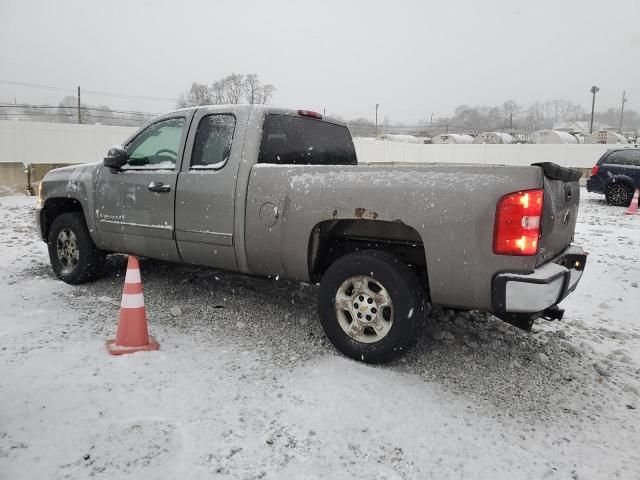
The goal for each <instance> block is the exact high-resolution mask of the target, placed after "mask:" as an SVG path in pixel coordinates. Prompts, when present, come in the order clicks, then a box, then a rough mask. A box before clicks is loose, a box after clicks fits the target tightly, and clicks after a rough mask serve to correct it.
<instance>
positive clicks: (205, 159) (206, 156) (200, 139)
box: [191, 114, 236, 170]
mask: <svg viewBox="0 0 640 480" xmlns="http://www.w3.org/2000/svg"><path fill="white" fill-rule="evenodd" d="M235 128H236V117H235V116H233V115H231V114H212V115H206V116H204V117H202V119H201V120H200V123H199V124H198V129H197V131H196V138H195V141H194V144H193V153H192V155H191V170H217V169H220V168H222V167H224V165H225V164H226V163H227V160H228V159H229V155H230V154H231V145H232V142H233V133H234V131H235Z"/></svg>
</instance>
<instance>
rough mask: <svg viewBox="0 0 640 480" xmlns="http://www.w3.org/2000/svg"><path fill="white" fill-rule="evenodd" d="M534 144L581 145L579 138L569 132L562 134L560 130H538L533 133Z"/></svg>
mask: <svg viewBox="0 0 640 480" xmlns="http://www.w3.org/2000/svg"><path fill="white" fill-rule="evenodd" d="M533 142H534V143H542V144H559V143H569V144H577V143H580V142H579V140H578V137H576V136H575V135H574V134H572V133H569V132H561V131H560V130H549V129H544V130H538V131H537V132H534V133H533Z"/></svg>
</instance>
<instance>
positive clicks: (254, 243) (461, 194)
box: [245, 164, 543, 309]
mask: <svg viewBox="0 0 640 480" xmlns="http://www.w3.org/2000/svg"><path fill="white" fill-rule="evenodd" d="M542 181H543V175H542V171H541V169H540V168H537V167H509V166H479V165H438V164H434V165H420V166H416V165H412V166H400V165H394V166H389V165H358V166H354V167H344V166H342V167H335V166H290V165H289V166H286V165H282V166H281V165H264V164H260V165H255V166H253V168H252V170H251V173H250V178H249V185H248V191H247V203H246V218H245V233H246V235H245V249H246V255H247V261H248V269H249V271H250V272H252V273H255V274H262V275H280V276H282V277H285V278H290V279H295V280H300V281H308V280H309V271H308V244H309V237H310V235H311V232H312V230H313V228H314V226H315V225H317V224H318V223H319V222H322V221H325V220H332V219H363V218H364V219H370V220H376V221H389V222H402V223H405V224H406V225H409V226H410V227H412V228H413V229H415V230H416V231H417V232H418V234H419V235H420V237H421V238H422V241H423V243H424V246H425V256H426V263H427V270H428V275H429V283H430V293H431V298H432V301H433V302H434V303H436V304H440V305H447V306H452V307H458V308H478V309H490V308H491V279H492V276H493V274H494V273H496V272H498V271H502V270H510V271H522V272H530V271H532V270H533V269H534V267H535V257H509V256H499V255H494V254H493V253H492V245H493V226H494V216H495V208H496V203H497V201H498V199H499V198H500V197H502V196H503V195H505V194H506V193H510V192H513V191H517V190H524V189H531V188H539V187H541V186H542ZM273 208H277V210H278V218H277V221H275V223H274V224H273V225H269V223H270V222H272V221H273V216H272V215H271V216H270V212H272V211H273ZM261 211H262V217H261V213H260V212H261ZM265 214H266V215H265ZM265 217H266V218H265ZM269 218H271V220H269Z"/></svg>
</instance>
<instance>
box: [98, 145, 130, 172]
mask: <svg viewBox="0 0 640 480" xmlns="http://www.w3.org/2000/svg"><path fill="white" fill-rule="evenodd" d="M127 159H128V156H127V151H126V150H125V149H124V147H123V146H122V145H116V146H114V147H111V148H110V149H109V151H108V152H107V156H106V157H104V160H103V161H102V163H103V164H104V166H105V167H109V168H113V169H115V170H119V169H120V168H121V167H122V166H123V165H124V164H125V163H127Z"/></svg>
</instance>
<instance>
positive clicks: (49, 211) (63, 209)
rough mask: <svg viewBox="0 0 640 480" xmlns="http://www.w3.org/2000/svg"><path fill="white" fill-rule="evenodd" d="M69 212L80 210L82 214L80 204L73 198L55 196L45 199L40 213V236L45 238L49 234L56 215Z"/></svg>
mask: <svg viewBox="0 0 640 480" xmlns="http://www.w3.org/2000/svg"><path fill="white" fill-rule="evenodd" d="M69 212H80V213H82V215H83V216H84V210H83V209H82V205H81V204H80V202H79V201H78V200H76V199H75V198H63V197H57V198H49V199H47V201H46V202H45V203H44V206H43V207H42V212H41V213H40V215H41V218H40V220H41V222H42V223H41V225H42V236H43V238H44V239H45V240H46V239H47V237H48V236H49V230H50V229H51V225H52V224H53V221H54V220H55V219H56V217H58V216H60V215H62V214H63V213H69Z"/></svg>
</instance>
